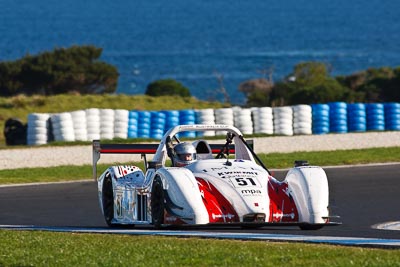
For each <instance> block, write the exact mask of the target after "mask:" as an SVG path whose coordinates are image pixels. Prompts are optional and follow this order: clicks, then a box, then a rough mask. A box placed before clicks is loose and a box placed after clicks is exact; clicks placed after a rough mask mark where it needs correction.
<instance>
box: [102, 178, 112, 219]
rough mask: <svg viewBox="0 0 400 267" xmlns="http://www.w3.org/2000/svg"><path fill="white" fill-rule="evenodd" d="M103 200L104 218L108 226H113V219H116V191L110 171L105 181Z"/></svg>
mask: <svg viewBox="0 0 400 267" xmlns="http://www.w3.org/2000/svg"><path fill="white" fill-rule="evenodd" d="M102 202H103V214H104V219H105V221H106V223H107V225H108V226H112V220H113V219H114V192H113V186H112V181H111V175H110V173H107V174H106V177H105V178H104V181H103V192H102Z"/></svg>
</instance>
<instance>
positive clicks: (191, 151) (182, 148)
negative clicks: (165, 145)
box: [172, 142, 197, 167]
mask: <svg viewBox="0 0 400 267" xmlns="http://www.w3.org/2000/svg"><path fill="white" fill-rule="evenodd" d="M196 160H197V154H196V148H195V147H194V146H193V145H192V144H191V143H187V142H183V143H179V144H176V145H175V147H174V155H173V159H172V161H173V165H174V166H175V167H183V166H186V165H188V164H190V163H192V162H195V161H196Z"/></svg>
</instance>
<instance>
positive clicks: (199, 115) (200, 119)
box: [195, 108, 215, 137]
mask: <svg viewBox="0 0 400 267" xmlns="http://www.w3.org/2000/svg"><path fill="white" fill-rule="evenodd" d="M195 112H196V123H197V124H207V125H214V124H215V115H214V110H213V109H211V108H208V109H199V110H196V111H195ZM197 136H199V137H201V136H215V131H205V132H202V133H197Z"/></svg>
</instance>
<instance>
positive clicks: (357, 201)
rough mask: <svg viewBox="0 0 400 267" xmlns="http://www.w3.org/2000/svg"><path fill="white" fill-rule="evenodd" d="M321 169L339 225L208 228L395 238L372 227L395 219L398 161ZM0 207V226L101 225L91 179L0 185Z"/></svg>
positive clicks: (398, 235) (399, 235)
mask: <svg viewBox="0 0 400 267" xmlns="http://www.w3.org/2000/svg"><path fill="white" fill-rule="evenodd" d="M325 171H326V173H327V176H328V179H329V186H330V199H331V211H332V213H334V214H337V215H339V216H340V217H341V218H340V219H339V220H340V221H341V222H342V223H343V224H342V225H340V226H332V227H325V228H323V229H321V230H317V231H301V230H300V229H298V228H297V227H294V228H288V227H264V228H259V229H239V228H228V227H225V228H220V227H218V228H212V229H207V231H215V232H225V233H244V232H247V233H256V234H286V235H287V234H288V235H306V236H328V237H367V238H382V239H400V231H395V230H378V229H374V228H372V227H371V226H373V225H375V224H379V223H384V222H390V221H400V194H399V188H400V164H385V165H374V166H372V165H371V166H358V167H340V168H325ZM285 174H286V171H275V172H274V175H275V176H276V177H277V178H279V179H281V178H283V177H284V176H285ZM0 210H1V212H0V225H34V226H46V227H47V226H50V227H80V228H82V227H84V228H106V224H105V222H104V220H103V217H102V214H101V211H100V208H99V205H98V200H97V184H96V183H95V182H94V181H91V182H78V183H64V184H41V185H33V186H32V185H31V186H7V187H0ZM135 229H138V227H135ZM139 229H140V228H139ZM145 229H146V228H145ZM147 229H148V228H147ZM181 230H182V229H181ZM202 231H204V230H202Z"/></svg>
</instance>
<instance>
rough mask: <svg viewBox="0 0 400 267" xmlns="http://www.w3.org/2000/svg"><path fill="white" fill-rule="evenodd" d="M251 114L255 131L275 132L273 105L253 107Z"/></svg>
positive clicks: (263, 132)
mask: <svg viewBox="0 0 400 267" xmlns="http://www.w3.org/2000/svg"><path fill="white" fill-rule="evenodd" d="M251 114H252V120H253V126H254V133H256V134H257V133H261V134H273V133H274V121H273V115H272V108H271V107H261V108H258V107H256V108H252V109H251Z"/></svg>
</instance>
